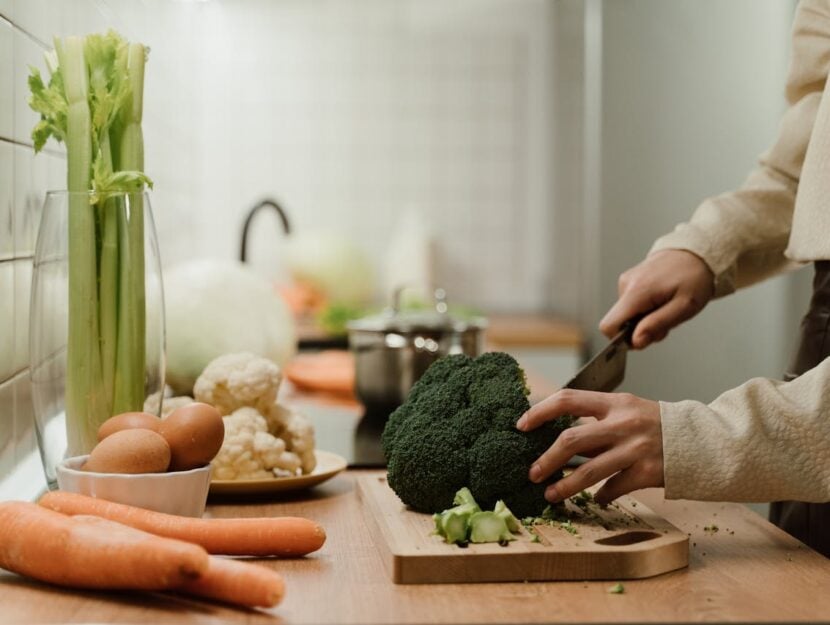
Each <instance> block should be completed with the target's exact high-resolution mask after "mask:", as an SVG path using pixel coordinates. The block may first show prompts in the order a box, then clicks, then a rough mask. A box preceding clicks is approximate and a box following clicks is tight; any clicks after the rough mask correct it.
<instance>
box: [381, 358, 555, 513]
mask: <svg viewBox="0 0 830 625" xmlns="http://www.w3.org/2000/svg"><path fill="white" fill-rule="evenodd" d="M527 395H528V388H527V381H526V378H525V374H524V372H523V371H522V369H521V367H519V365H518V363H517V362H516V361H515V360H514V359H513V357H512V356H510V355H509V354H505V353H502V352H491V353H487V354H484V355H482V356H479V357H478V358H475V359H473V358H470V357H469V356H464V355H460V354H459V355H452V356H445V357H444V358H441V359H439V360H437V361H436V362H435V363H434V364H433V365H432V366H431V367H430V368H429V369H428V370H427V371H426V372H425V373H424V375H423V376H422V377H421V379H420V380H418V382H417V383H416V384H415V385H414V386H413V388H412V390H411V391H410V393H409V396H408V397H407V399H406V402H404V404H403V405H402V406H400V407H399V408H398V409H397V410H396V411H395V412H394V413H392V415H391V416H390V418H389V421H388V422H387V424H386V428H385V430H384V432H383V437H382V447H383V452H384V454H385V456H386V460H387V463H388V470H389V475H388V480H389V485H390V486H391V487H392V488H393V489H394V491H395V492H396V493H397V494H398V496H399V497H400V498H401V501H403V502H404V503H405V504H407V505H409V506H411V507H412V508H414V509H416V510H419V511H421V512H440V511H442V510H446V509H448V508H450V507H451V506H452V505H453V497H454V495H455V493H456V492H457V491H458V490H459V489H461V488H463V487H465V486H469V488H470V491H471V495H472V497H474V498H475V500H476V501H478V502H479V503H480V504H481V506H482V508H492V507H493V506H494V505H495V504H496V502H497V501H498V500H503V501H504V504H505V505H507V506H509V508H510V509H511V510H513V511H514V512H515V513H516V514H518V515H519V516H522V517H524V516H535V515H538V514H539V513H540V512H541V511H542V510H543V509H544V508H545V505H546V503H547V502H546V501H545V499H544V492H545V487H546V485H547V484H549V483H550V482H552V481H555V480H556V479H559V478H560V477H561V474H558V475H554V476H552V477H551V479H550V480H548V481H547V482H546V483H544V484H533V483H532V482H530V481H529V480H528V478H527V473H528V470H529V468H530V465H531V464H532V462H533V461H534V460H535V459H536V458H538V457H539V456H540V455H541V454H542V452H544V451H545V450H546V449H547V448H548V447H550V445H551V444H553V442H554V441H555V440H556V437H557V436H558V435H559V433H560V432H561V431H562V430H563V429H564V428H565V427H568V426H569V425H570V421H569V420H567V419H559V420H557V421H556V422H554V423H552V424H551V425H550V426H546V427H541V428H538V429H537V430H534V431H533V432H519V431H518V430H517V429H516V421H517V420H518V419H519V417H520V416H521V415H522V413H524V412H525V411H526V410H527V409H528V408H530V404H529V402H528V399H527Z"/></svg>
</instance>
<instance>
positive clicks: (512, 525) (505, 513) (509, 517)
mask: <svg viewBox="0 0 830 625" xmlns="http://www.w3.org/2000/svg"><path fill="white" fill-rule="evenodd" d="M493 512H495V513H496V515H497V516H500V517H501V518H502V519H504V522H505V524H506V525H507V529H509V530H510V531H511V532H513V533H514V534H518V532H519V519H517V518H516V517H515V516H513V513H512V512H510V508H508V507H507V506H506V505H505V504H504V502H503V501H502V500H501V499H499V500H498V501H497V502H496V507H495V508H493Z"/></svg>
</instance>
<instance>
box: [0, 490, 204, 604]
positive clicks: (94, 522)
mask: <svg viewBox="0 0 830 625" xmlns="http://www.w3.org/2000/svg"><path fill="white" fill-rule="evenodd" d="M0 567H1V568H4V569H7V570H9V571H13V572H15V573H19V574H21V575H26V576H28V577H32V578H34V579H37V580H40V581H44V582H50V583H53V584H57V585H60V586H71V587H76V588H98V589H140V590H164V589H169V588H175V587H178V586H181V585H182V584H183V583H185V582H187V581H188V580H190V579H195V578H197V577H198V576H199V575H201V574H202V573H204V572H205V571H206V570H207V568H208V555H207V553H205V550H204V549H202V548H201V547H199V546H198V545H191V544H187V543H184V542H182V541H178V540H171V539H169V538H161V537H159V536H154V535H153V534H148V533H146V532H142V531H139V530H136V529H133V528H132V527H126V526H124V525H121V524H119V523H114V522H112V521H108V520H106V519H101V518H98V517H89V516H76V517H68V516H64V515H63V514H58V513H57V512H54V511H52V510H47V509H45V508H43V507H41V506H38V505H36V504H33V503H27V502H22V501H9V502H6V503H0Z"/></svg>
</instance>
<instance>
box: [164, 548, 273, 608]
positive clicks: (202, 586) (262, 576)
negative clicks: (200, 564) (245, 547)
mask: <svg viewBox="0 0 830 625" xmlns="http://www.w3.org/2000/svg"><path fill="white" fill-rule="evenodd" d="M178 590H179V591H181V592H184V593H187V594H190V595H197V596H199V597H206V598H208V599H214V600H216V601H224V602H225V603H233V604H236V605H242V606H245V607H248V608H270V607H273V606H275V605H277V604H278V603H279V602H280V601H282V598H283V596H284V595H285V582H283V579H282V575H280V574H279V573H277V572H276V571H273V570H271V569H269V568H267V567H264V566H260V565H257V564H250V563H248V562H240V561H239V560H229V559H227V558H217V557H215V556H211V558H210V565H209V566H208V570H207V571H206V572H205V573H203V574H202V576H201V577H199V579H195V580H192V581H189V582H187V583H186V584H184V585H183V586H181V587H180V588H179V589H178Z"/></svg>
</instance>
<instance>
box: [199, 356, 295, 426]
mask: <svg viewBox="0 0 830 625" xmlns="http://www.w3.org/2000/svg"><path fill="white" fill-rule="evenodd" d="M281 381H282V372H281V371H280V368H279V367H278V366H277V365H276V364H274V363H273V362H271V361H270V360H268V359H267V358H262V357H261V356H256V355H255V354H252V353H250V352H239V353H233V354H225V355H223V356H219V357H218V358H215V359H214V360H212V361H211V362H210V364H208V366H207V367H205V370H204V371H202V375H200V376H199V378H198V379H197V380H196V385H195V386H194V387H193V392H194V396H195V398H196V401H200V402H204V403H206V404H210V405H211V406H213V407H215V408H216V409H217V410H218V411H219V412H220V413H221V414H222V415H229V414H231V413H232V412H234V411H235V410H237V409H239V408H243V407H251V408H255V409H256V410H257V411H258V412H259V413H260V414H264V413H267V412H268V410H269V409H270V407H271V406H272V405H273V404H274V402H275V401H276V399H277V391H278V390H279V388H280V382H281Z"/></svg>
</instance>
